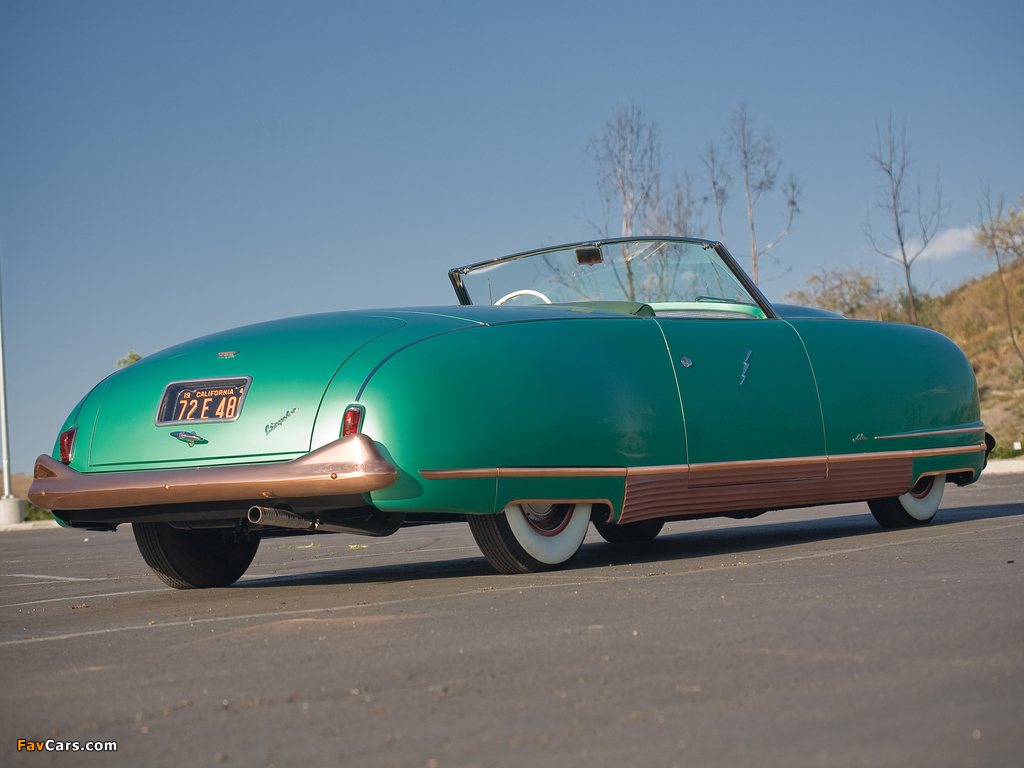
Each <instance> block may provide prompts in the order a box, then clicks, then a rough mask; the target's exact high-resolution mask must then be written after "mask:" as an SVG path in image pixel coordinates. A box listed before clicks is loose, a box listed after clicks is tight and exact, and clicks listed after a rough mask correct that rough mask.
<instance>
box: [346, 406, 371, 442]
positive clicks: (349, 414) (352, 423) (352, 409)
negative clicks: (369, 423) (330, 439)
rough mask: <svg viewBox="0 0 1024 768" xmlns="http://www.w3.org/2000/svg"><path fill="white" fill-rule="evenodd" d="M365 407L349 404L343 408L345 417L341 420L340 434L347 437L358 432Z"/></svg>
mask: <svg viewBox="0 0 1024 768" xmlns="http://www.w3.org/2000/svg"><path fill="white" fill-rule="evenodd" d="M365 412H366V409H365V408H363V406H361V405H350V406H349V407H348V408H346V409H345V417H344V418H343V419H342V420H341V436H342V437H348V436H349V435H354V434H356V433H358V432H359V428H360V427H361V426H362V424H363V414H364V413H365Z"/></svg>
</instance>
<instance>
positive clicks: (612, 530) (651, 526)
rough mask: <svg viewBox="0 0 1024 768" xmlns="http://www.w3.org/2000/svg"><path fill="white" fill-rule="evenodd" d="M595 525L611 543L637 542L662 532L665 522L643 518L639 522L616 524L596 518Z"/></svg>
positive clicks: (647, 539) (649, 538)
mask: <svg viewBox="0 0 1024 768" xmlns="http://www.w3.org/2000/svg"><path fill="white" fill-rule="evenodd" d="M593 523H594V527H595V528H597V532H598V533H600V534H601V538H603V539H604V540H605V541H607V542H608V543H610V544H635V543H637V542H641V541H650V540H651V539H653V538H654V537H656V536H657V535H658V534H659V533H661V529H662V528H663V527H664V526H665V523H664V522H662V521H661V520H642V521H641V522H639V523H626V524H625V525H616V524H615V523H606V522H604V521H601V520H594V521H593Z"/></svg>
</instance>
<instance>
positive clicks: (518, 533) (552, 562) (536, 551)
mask: <svg viewBox="0 0 1024 768" xmlns="http://www.w3.org/2000/svg"><path fill="white" fill-rule="evenodd" d="M590 507H591V505H590V504H544V503H537V504H510V505H509V506H508V507H506V508H505V511H504V512H502V513H501V514H500V515H468V516H467V517H468V519H469V529H470V531H472V532H473V538H474V539H476V543H477V546H479V547H480V551H482V552H483V553H484V557H486V558H487V561H488V562H489V563H490V564H491V565H493V566H494V567H495V568H496V569H498V570H499V571H500V572H502V573H537V572H539V571H550V570H551V569H553V568H556V567H557V566H559V565H562V564H563V563H565V562H567V561H569V560H570V559H571V558H572V557H573V555H575V554H576V553H577V552H578V551H579V548H580V546H581V545H582V544H583V538H584V537H585V536H586V535H587V527H588V526H589V524H590Z"/></svg>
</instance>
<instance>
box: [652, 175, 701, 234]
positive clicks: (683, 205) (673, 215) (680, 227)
mask: <svg viewBox="0 0 1024 768" xmlns="http://www.w3.org/2000/svg"><path fill="white" fill-rule="evenodd" d="M698 208H699V203H698V201H697V200H696V199H695V198H694V196H693V177H692V176H690V172H689V171H683V172H682V173H681V174H680V173H679V172H677V171H673V172H672V187H671V189H670V190H669V192H668V194H666V195H665V196H664V197H663V196H662V192H661V176H660V174H659V175H658V177H657V178H656V179H655V184H654V194H653V199H652V201H651V206H650V212H649V217H648V221H647V226H646V227H645V229H646V233H647V234H649V235H674V236H676V237H703V236H704V224H703V222H702V221H701V215H700V212H699V210H698Z"/></svg>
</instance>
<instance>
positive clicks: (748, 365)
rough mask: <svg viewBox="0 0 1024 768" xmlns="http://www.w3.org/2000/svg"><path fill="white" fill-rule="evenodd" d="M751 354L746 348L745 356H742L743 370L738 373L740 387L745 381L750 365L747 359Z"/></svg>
mask: <svg viewBox="0 0 1024 768" xmlns="http://www.w3.org/2000/svg"><path fill="white" fill-rule="evenodd" d="M751 354H752V351H751V350H749V349H748V350H747V356H746V357H744V358H743V372H742V373H741V374H740V386H741V387H742V386H743V382H744V381H746V379H747V368H749V367H750V363H748V362H747V361H748V360H749V359H750V355H751Z"/></svg>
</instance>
